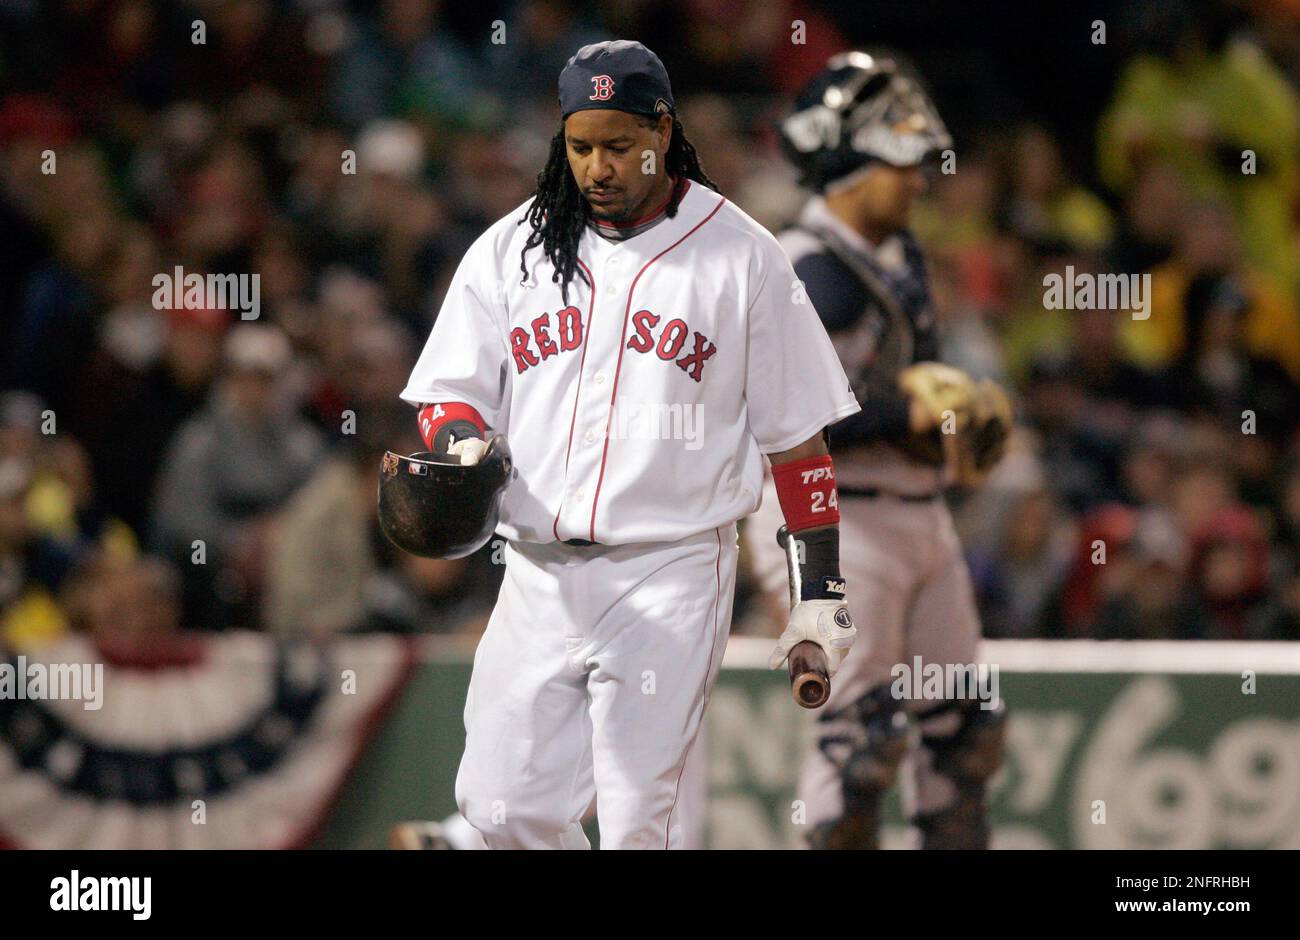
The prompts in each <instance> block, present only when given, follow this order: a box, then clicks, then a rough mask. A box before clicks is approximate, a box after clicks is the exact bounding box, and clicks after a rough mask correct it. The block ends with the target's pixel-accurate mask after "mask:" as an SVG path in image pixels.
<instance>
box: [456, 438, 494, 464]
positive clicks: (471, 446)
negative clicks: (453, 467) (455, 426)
mask: <svg viewBox="0 0 1300 940" xmlns="http://www.w3.org/2000/svg"><path fill="white" fill-rule="evenodd" d="M487 448H488V445H487V441H483V440H479V439H478V438H477V437H466V438H462V439H461V440H459V441H456V442H455V443H454V444H452V445H451V446H450V447H448V448H447V453H448V454H451V455H452V456H453V457H459V458H460V463H461V466H471V465H473V464H476V463H478V462H479V461H480V460H482V459H483V454H484V453H485V452H486V451H487Z"/></svg>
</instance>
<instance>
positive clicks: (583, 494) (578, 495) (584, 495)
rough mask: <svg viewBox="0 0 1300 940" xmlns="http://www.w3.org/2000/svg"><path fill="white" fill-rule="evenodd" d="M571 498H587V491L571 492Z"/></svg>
mask: <svg viewBox="0 0 1300 940" xmlns="http://www.w3.org/2000/svg"><path fill="white" fill-rule="evenodd" d="M573 498H574V499H576V500H577V501H578V502H582V501H583V500H584V499H586V498H587V491H586V490H578V492H576V493H574V494H573Z"/></svg>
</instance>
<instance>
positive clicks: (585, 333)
mask: <svg viewBox="0 0 1300 940" xmlns="http://www.w3.org/2000/svg"><path fill="white" fill-rule="evenodd" d="M574 260H575V261H577V262H578V264H580V265H582V270H583V271H584V272H585V273H586V275H587V280H589V281H591V301H590V302H589V304H588V305H587V322H586V324H585V325H584V326H583V330H582V357H581V358H580V359H579V360H578V387H577V388H575V389H574V390H573V416H572V417H570V418H569V448H568V450H566V451H565V452H564V481H565V484H566V485H567V484H568V480H569V455H570V454H571V453H572V452H573V426H574V424H575V423H576V422H577V420H578V396H579V395H581V394H582V367H583V366H584V365H586V363H587V346H589V345H590V342H589V341H590V339H591V317H592V314H593V313H594V312H595V310H596V279H595V278H594V277H593V276H592V274H591V271H590V269H588V267H587V266H586V265H585V264H582V259H581V258H574ZM562 508H564V493H563V491H561V493H560V505H558V506H556V507H555V521H554V522H552V523H551V532H552V533H554V535H555V541H557V542H558V541H560V510H561V509H562ZM592 541H593V542H594V541H595V539H592Z"/></svg>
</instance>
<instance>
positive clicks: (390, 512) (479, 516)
mask: <svg viewBox="0 0 1300 940" xmlns="http://www.w3.org/2000/svg"><path fill="white" fill-rule="evenodd" d="M453 461H454V462H453ZM512 476H513V463H512V461H511V459H510V448H509V447H508V446H507V445H506V439H505V438H504V437H502V436H501V435H499V434H498V435H496V436H495V437H493V438H492V440H491V441H489V442H488V448H487V450H486V451H485V452H484V454H483V457H482V459H481V460H480V461H479V462H478V463H476V464H470V465H468V466H462V465H461V463H460V462H459V460H457V459H456V458H455V457H449V456H448V455H446V454H433V453H428V452H421V453H418V454H412V455H411V456H409V457H403V456H401V455H400V454H395V453H393V452H392V451H391V450H390V451H388V453H386V454H384V459H383V462H382V463H381V464H380V468H379V527H380V528H381V529H383V530H384V535H386V536H388V540H389V541H390V542H392V543H393V544H394V545H396V546H397V547H398V548H401V549H405V550H406V551H408V552H410V553H411V554H413V555H421V556H423V557H425V558H463V557H465V556H466V555H470V554H473V553H474V552H476V551H478V550H479V549H480V548H482V547H483V546H484V545H485V544H487V540H488V539H490V538H491V537H492V533H493V531H495V529H496V527H497V518H498V515H499V513H500V509H501V497H502V495H503V494H504V493H505V489H506V484H507V483H509V482H510V478H511V477H512Z"/></svg>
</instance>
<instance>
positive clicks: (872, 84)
mask: <svg viewBox="0 0 1300 940" xmlns="http://www.w3.org/2000/svg"><path fill="white" fill-rule="evenodd" d="M780 131H781V145H782V149H783V150H784V151H785V154H786V157H787V158H788V159H789V160H790V162H791V163H793V164H794V165H795V166H796V167H797V168H798V170H799V173H800V178H799V184H800V185H801V186H805V187H808V188H810V189H815V190H818V191H821V190H823V189H825V187H826V184H828V183H831V182H833V181H835V180H837V179H840V178H841V177H844V176H847V175H848V174H850V173H852V172H854V171H855V170H858V169H860V168H862V167H864V166H866V165H867V164H869V163H871V162H872V161H875V160H879V161H882V162H884V163H888V164H890V165H891V166H901V167H908V166H917V165H919V164H920V163H921V162H922V161H923V160H925V158H926V157H927V156H929V155H930V154H932V153H935V152H938V151H941V150H945V149H947V148H948V147H951V146H952V137H951V136H950V135H949V134H948V128H947V127H945V126H944V123H943V120H942V119H941V118H940V117H939V112H938V111H937V110H935V107H934V104H933V103H932V102H931V101H930V98H929V96H928V95H927V94H926V93H925V91H924V90H923V89H922V88H921V85H920V83H919V82H918V80H917V79H915V78H913V77H911V76H909V75H907V74H905V73H904V71H903V70H902V69H901V68H900V66H899V64H898V62H897V61H896V60H895V59H894V58H893V57H891V56H890V55H888V54H880V55H869V54H868V53H866V52H842V53H840V54H839V55H836V56H832V57H831V59H830V61H829V62H827V63H826V68H825V69H824V70H823V71H822V72H821V73H820V74H818V75H817V76H816V77H815V78H813V80H812V81H811V82H809V83H808V84H807V85H806V86H805V87H804V89H803V91H802V92H800V93H799V97H798V98H797V99H796V100H795V106H794V113H792V114H791V115H790V116H789V117H787V118H786V119H785V120H784V121H783V122H781V126H780Z"/></svg>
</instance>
